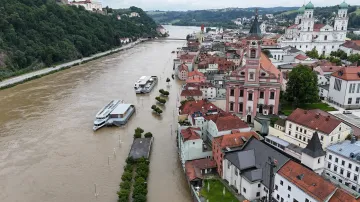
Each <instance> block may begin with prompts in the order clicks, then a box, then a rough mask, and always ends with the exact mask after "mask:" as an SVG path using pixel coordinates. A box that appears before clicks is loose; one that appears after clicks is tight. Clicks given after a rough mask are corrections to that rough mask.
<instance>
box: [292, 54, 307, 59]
mask: <svg viewBox="0 0 360 202" xmlns="http://www.w3.org/2000/svg"><path fill="white" fill-rule="evenodd" d="M295 58H296V59H298V60H306V59H308V58H309V57H308V56H306V55H303V54H299V55H297V56H296V57H295Z"/></svg>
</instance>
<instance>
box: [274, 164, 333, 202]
mask: <svg viewBox="0 0 360 202" xmlns="http://www.w3.org/2000/svg"><path fill="white" fill-rule="evenodd" d="M278 174H279V175H281V176H282V177H284V178H285V179H287V180H288V181H290V182H291V183H292V184H294V185H296V186H297V187H298V188H300V189H301V190H302V191H304V192H305V193H307V194H308V195H310V196H311V197H313V198H314V199H316V200H317V201H326V199H328V197H329V196H330V195H331V194H332V193H333V192H334V191H335V189H336V187H335V185H333V184H332V183H331V182H328V181H326V180H325V179H324V178H322V177H321V176H320V175H318V174H317V173H315V172H313V171H312V170H310V169H308V168H306V167H304V166H302V165H300V164H298V163H295V162H294V161H292V160H290V161H288V162H286V163H285V165H284V166H282V167H281V169H280V170H279V171H278Z"/></svg>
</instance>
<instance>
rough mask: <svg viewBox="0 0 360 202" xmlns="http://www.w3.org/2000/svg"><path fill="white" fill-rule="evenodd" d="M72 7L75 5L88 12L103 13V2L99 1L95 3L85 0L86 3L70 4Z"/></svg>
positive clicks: (73, 2) (76, 2)
mask: <svg viewBox="0 0 360 202" xmlns="http://www.w3.org/2000/svg"><path fill="white" fill-rule="evenodd" d="M69 4H70V5H74V6H77V7H79V6H82V7H84V8H85V10H88V11H102V4H101V2H98V1H93V0H84V1H78V0H77V1H71V2H69Z"/></svg>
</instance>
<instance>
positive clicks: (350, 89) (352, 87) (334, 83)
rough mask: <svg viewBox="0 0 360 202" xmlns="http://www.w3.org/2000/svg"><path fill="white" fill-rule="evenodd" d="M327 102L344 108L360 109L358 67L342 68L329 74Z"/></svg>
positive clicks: (359, 72)
mask: <svg viewBox="0 0 360 202" xmlns="http://www.w3.org/2000/svg"><path fill="white" fill-rule="evenodd" d="M328 100H329V102H331V103H333V104H335V105H337V106H339V107H342V108H345V109H358V108H360V67H344V68H342V69H340V70H339V71H337V72H334V73H333V74H331V77H330V86H329V95H328Z"/></svg>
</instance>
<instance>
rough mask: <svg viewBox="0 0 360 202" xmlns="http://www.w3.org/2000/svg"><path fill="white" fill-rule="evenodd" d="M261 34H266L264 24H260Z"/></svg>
mask: <svg viewBox="0 0 360 202" xmlns="http://www.w3.org/2000/svg"><path fill="white" fill-rule="evenodd" d="M260 30H261V33H263V34H264V33H266V22H263V23H261V24H260Z"/></svg>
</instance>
